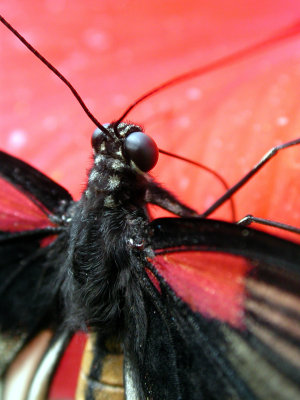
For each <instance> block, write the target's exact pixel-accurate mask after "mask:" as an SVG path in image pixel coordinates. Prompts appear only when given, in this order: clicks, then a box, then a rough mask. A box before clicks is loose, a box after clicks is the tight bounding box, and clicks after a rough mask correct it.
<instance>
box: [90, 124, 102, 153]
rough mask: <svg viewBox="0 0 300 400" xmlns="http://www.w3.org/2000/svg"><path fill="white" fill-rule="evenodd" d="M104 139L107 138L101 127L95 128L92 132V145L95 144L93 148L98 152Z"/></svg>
mask: <svg viewBox="0 0 300 400" xmlns="http://www.w3.org/2000/svg"><path fill="white" fill-rule="evenodd" d="M103 140H105V135H104V133H103V132H102V131H101V130H100V129H99V128H96V129H95V130H94V133H93V134H92V140H91V141H92V146H93V149H94V150H95V151H96V152H98V151H99V148H100V145H101V143H102V142H103Z"/></svg>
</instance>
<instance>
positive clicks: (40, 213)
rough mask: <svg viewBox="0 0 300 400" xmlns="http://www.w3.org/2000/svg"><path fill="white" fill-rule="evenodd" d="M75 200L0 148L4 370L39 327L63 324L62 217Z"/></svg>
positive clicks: (0, 292)
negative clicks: (59, 281) (60, 281)
mask: <svg viewBox="0 0 300 400" xmlns="http://www.w3.org/2000/svg"><path fill="white" fill-rule="evenodd" d="M71 202H72V198H71V196H70V194H69V193H68V192H67V191H66V190H65V189H63V188H62V187H61V186H60V185H58V184H56V183H55V182H54V181H52V180H51V179H49V178H48V177H47V176H45V175H44V174H42V173H41V172H39V171H37V170H36V169H35V168H33V167H31V166H30V165H28V164H26V163H24V162H23V161H21V160H19V159H16V158H15V157H12V156H10V155H8V154H6V153H3V152H0V296H1V301H0V341H1V348H2V349H3V350H2V352H1V358H2V360H1V361H2V362H1V363H0V364H1V365H0V374H1V373H3V372H4V371H5V369H6V368H7V366H8V365H9V364H10V362H11V361H12V360H13V359H14V357H15V356H16V354H17V353H18V352H19V351H20V349H21V348H22V347H23V346H24V345H25V344H26V343H27V342H28V341H29V340H30V338H32V337H33V336H34V335H36V334H37V332H39V331H40V330H42V329H44V328H53V330H55V329H57V327H58V326H59V323H60V321H61V318H62V316H61V305H60V301H59V298H58V285H57V275H58V269H59V265H60V264H59V257H62V256H63V249H64V246H65V240H66V238H65V233H64V228H63V224H62V223H60V222H61V221H62V217H63V214H64V212H65V210H66V208H67V207H68V206H69V205H70V204H71Z"/></svg>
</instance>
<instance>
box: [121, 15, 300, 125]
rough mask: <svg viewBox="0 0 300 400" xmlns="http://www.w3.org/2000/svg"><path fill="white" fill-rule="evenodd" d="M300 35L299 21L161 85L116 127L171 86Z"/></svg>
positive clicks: (140, 99)
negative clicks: (260, 40)
mask: <svg viewBox="0 0 300 400" xmlns="http://www.w3.org/2000/svg"><path fill="white" fill-rule="evenodd" d="M299 33H300V21H297V22H295V23H293V24H292V25H290V26H289V27H287V28H284V29H282V30H280V31H278V32H277V33H276V34H275V35H273V36H271V37H269V38H268V39H265V40H263V41H262V42H259V43H256V44H254V45H252V46H249V47H246V48H244V49H242V50H238V51H237V52H235V53H232V54H229V55H228V56H225V57H222V58H219V59H217V60H215V61H213V62H211V63H209V64H206V65H204V66H202V67H199V68H196V69H193V70H192V71H189V72H186V73H185V74H182V75H178V76H176V77H175V78H172V79H170V80H168V81H166V82H165V83H163V84H161V85H160V86H157V87H155V88H154V89H152V90H149V92H146V93H145V94H143V95H142V96H141V97H139V98H138V99H137V100H135V101H134V102H133V103H132V104H131V105H130V106H129V107H128V108H127V109H126V110H125V111H124V113H123V114H122V115H121V117H120V118H119V119H118V120H117V121H116V122H115V124H116V125H118V124H119V123H120V122H122V121H123V120H124V118H125V117H126V116H127V115H128V114H129V113H130V111H132V109H133V108H135V107H136V106H137V105H138V104H140V103H141V102H142V101H144V100H145V99H147V98H148V97H150V96H152V95H154V94H156V93H158V92H160V91H161V90H164V89H167V88H168V87H170V86H173V85H177V84H178V83H180V82H182V81H185V80H188V79H191V78H194V77H195V76H199V75H204V74H206V73H208V72H212V71H214V70H216V69H218V68H222V67H225V66H226V65H228V64H232V63H234V62H236V61H239V60H242V59H243V58H245V57H247V56H249V55H250V54H252V53H255V52H257V51H259V50H262V49H264V48H265V47H269V46H271V45H272V44H276V43H277V42H280V41H282V40H285V39H288V38H290V37H292V36H295V35H297V34H299Z"/></svg>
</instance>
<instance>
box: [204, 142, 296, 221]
mask: <svg viewBox="0 0 300 400" xmlns="http://www.w3.org/2000/svg"><path fill="white" fill-rule="evenodd" d="M299 144H300V138H298V139H295V140H291V141H290V142H286V143H283V144H280V145H278V146H275V147H273V148H272V149H271V150H269V151H268V152H267V153H266V154H265V155H264V156H263V157H262V158H261V160H260V161H259V162H258V163H257V164H256V165H255V166H254V167H253V168H252V169H251V170H250V171H249V172H248V173H247V174H246V175H245V176H244V177H243V178H242V179H240V180H239V181H238V182H237V183H236V184H235V185H233V186H232V187H231V188H230V189H229V190H227V192H225V193H224V195H223V196H221V197H220V198H219V199H218V200H217V201H215V202H214V204H213V205H212V206H211V207H209V208H208V209H207V210H206V211H205V212H204V213H203V214H201V216H202V217H208V216H209V215H210V214H211V213H213V212H214V211H215V210H216V209H218V208H219V207H220V206H221V205H222V204H224V203H225V202H226V201H227V200H229V199H230V198H231V197H232V196H233V194H234V193H236V192H237V191H238V190H239V189H240V188H241V187H243V186H244V185H245V184H246V183H247V182H248V181H249V180H250V179H251V178H252V176H253V175H255V174H256V173H257V172H258V171H259V170H260V169H261V168H262V167H263V166H264V165H265V164H266V163H267V162H269V161H270V160H271V159H272V158H273V157H274V156H275V155H276V154H277V153H278V151H279V150H283V149H286V148H288V147H292V146H296V145H299Z"/></svg>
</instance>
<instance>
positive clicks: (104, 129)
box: [0, 15, 111, 136]
mask: <svg viewBox="0 0 300 400" xmlns="http://www.w3.org/2000/svg"><path fill="white" fill-rule="evenodd" d="M0 21H1V22H2V23H3V24H4V25H5V26H6V27H7V28H8V29H9V30H10V31H11V32H12V33H13V34H14V35H15V36H16V37H17V38H18V39H19V40H20V41H21V42H22V43H23V44H24V45H25V46H26V47H27V48H28V49H29V50H30V51H31V52H32V53H33V54H34V55H35V56H36V57H37V58H38V59H39V60H40V61H42V63H43V64H45V65H46V67H48V68H49V69H50V70H51V71H52V72H54V74H55V75H56V76H57V77H58V78H59V79H60V80H62V81H63V82H64V84H65V85H67V87H68V88H69V89H70V90H71V92H72V93H73V95H74V96H75V98H76V100H77V101H78V103H79V104H80V105H81V107H82V108H83V110H84V112H85V113H86V114H87V116H88V117H89V118H90V120H92V121H93V122H94V124H95V125H96V126H97V127H98V128H99V129H100V130H101V131H102V132H103V133H105V134H107V135H108V136H111V134H110V133H109V131H108V130H107V129H106V128H105V127H104V126H103V125H102V124H100V122H99V121H98V120H97V119H96V118H95V117H94V115H93V114H92V113H91V111H90V110H89V109H88V107H87V106H86V104H85V103H84V101H83V100H82V98H81V97H80V95H79V93H78V92H77V90H76V89H75V88H74V86H72V85H71V83H70V82H69V81H68V80H67V78H65V77H64V76H63V75H62V74H61V73H60V72H59V71H58V70H57V69H56V68H55V67H54V66H53V65H52V64H51V63H50V62H49V61H48V60H46V58H45V57H44V56H42V55H41V54H40V53H39V52H38V51H37V50H36V49H35V48H34V47H33V46H32V45H31V44H30V43H28V42H27V40H26V39H25V38H24V37H23V36H22V35H21V34H20V33H19V32H18V31H17V30H16V29H15V28H13V27H12V26H11V25H10V24H9V23H8V22H7V21H6V19H4V18H3V17H2V15H0Z"/></svg>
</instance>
